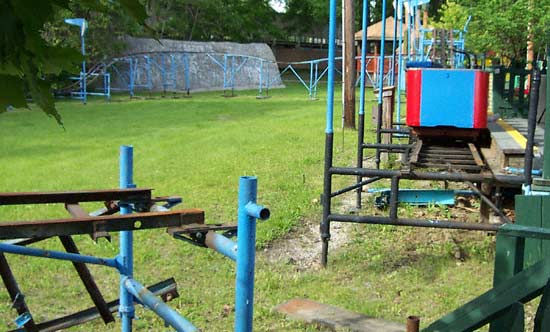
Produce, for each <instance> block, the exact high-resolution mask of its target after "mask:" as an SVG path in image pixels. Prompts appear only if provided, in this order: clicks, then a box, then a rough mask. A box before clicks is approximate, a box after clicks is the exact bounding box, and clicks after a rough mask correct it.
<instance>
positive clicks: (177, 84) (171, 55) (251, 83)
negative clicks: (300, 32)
mask: <svg viewBox="0 0 550 332" xmlns="http://www.w3.org/2000/svg"><path fill="white" fill-rule="evenodd" d="M126 43H127V49H126V51H125V54H127V55H129V56H130V55H131V56H132V57H133V59H134V61H137V63H138V65H137V67H136V68H137V70H136V71H135V75H134V83H135V84H136V90H137V91H139V90H149V87H145V85H148V83H149V86H151V87H152V90H153V91H185V90H186V85H185V74H184V73H185V65H184V60H183V57H184V54H185V56H186V57H187V61H188V68H189V73H188V76H189V88H190V90H191V91H214V90H222V89H223V88H224V69H223V68H222V66H220V64H221V65H224V63H227V68H228V69H227V70H226V71H225V77H226V86H227V87H228V88H229V87H230V86H231V83H232V80H231V78H232V77H233V78H234V87H235V89H241V90H242V89H258V87H259V83H260V66H262V68H263V69H262V78H261V79H262V81H263V86H264V88H265V86H266V82H267V81H268V79H269V82H270V86H269V87H270V88H277V87H283V84H282V82H281V80H280V77H279V70H278V67H277V64H276V63H275V56H274V55H273V52H272V51H271V49H270V48H269V46H268V45H267V44H260V43H253V44H239V43H232V42H194V41H179V40H167V39H161V40H160V42H159V41H156V40H154V39H147V38H127V40H126ZM224 54H225V55H227V54H234V55H242V56H247V57H241V56H235V57H229V56H227V62H225V61H224ZM146 57H147V58H148V59H149V60H147V59H146ZM260 59H263V60H265V61H263V62H262V61H261V60H260ZM147 61H149V64H147ZM216 62H218V63H216ZM232 63H233V68H234V70H233V72H234V74H232V71H231V69H230V68H231V64H232ZM114 65H115V66H116V68H117V69H118V73H117V71H115V70H110V72H111V75H112V78H111V86H112V87H113V88H114V90H116V89H126V90H127V89H128V81H129V78H128V77H121V76H125V75H127V73H128V72H129V63H128V61H127V59H126V60H123V61H118V62H116V63H115V64H114ZM147 67H150V70H149V69H147ZM148 72H150V73H151V76H150V77H149V76H148Z"/></svg>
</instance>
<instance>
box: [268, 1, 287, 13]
mask: <svg viewBox="0 0 550 332" xmlns="http://www.w3.org/2000/svg"><path fill="white" fill-rule="evenodd" d="M269 4H270V5H271V7H273V9H275V10H276V11H278V12H279V13H282V12H284V11H285V1H284V0H269Z"/></svg>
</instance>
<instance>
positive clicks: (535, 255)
mask: <svg viewBox="0 0 550 332" xmlns="http://www.w3.org/2000/svg"><path fill="white" fill-rule="evenodd" d="M516 224H517V225H521V226H531V227H543V225H542V196H523V195H518V196H516ZM542 258H543V256H542V242H541V240H537V239H526V240H525V260H524V263H525V267H528V266H531V265H533V264H534V263H536V262H538V261H540V260H541V259H542Z"/></svg>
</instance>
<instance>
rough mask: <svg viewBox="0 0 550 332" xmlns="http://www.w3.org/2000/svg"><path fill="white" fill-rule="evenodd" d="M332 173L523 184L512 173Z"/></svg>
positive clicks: (356, 170)
mask: <svg viewBox="0 0 550 332" xmlns="http://www.w3.org/2000/svg"><path fill="white" fill-rule="evenodd" d="M330 174H332V175H353V176H357V175H361V176H363V177H376V176H379V177H383V178H391V177H393V176H398V177H400V178H401V179H407V180H434V181H456V182H463V181H471V182H487V183H502V184H510V185H521V184H523V181H524V178H523V176H511V175H502V176H494V175H484V174H464V173H435V172H417V171H400V170H379V169H367V168H354V167H331V168H330Z"/></svg>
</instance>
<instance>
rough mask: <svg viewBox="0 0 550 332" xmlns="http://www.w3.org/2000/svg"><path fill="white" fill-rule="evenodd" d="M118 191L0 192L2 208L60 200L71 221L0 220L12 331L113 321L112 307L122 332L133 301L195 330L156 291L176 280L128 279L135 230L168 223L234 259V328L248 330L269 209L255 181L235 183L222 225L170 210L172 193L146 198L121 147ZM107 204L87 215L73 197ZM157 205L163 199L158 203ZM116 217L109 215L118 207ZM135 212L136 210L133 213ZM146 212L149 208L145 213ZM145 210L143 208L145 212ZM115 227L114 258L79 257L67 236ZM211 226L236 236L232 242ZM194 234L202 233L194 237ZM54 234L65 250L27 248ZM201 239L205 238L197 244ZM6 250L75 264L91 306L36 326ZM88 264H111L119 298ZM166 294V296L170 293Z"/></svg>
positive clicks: (186, 331) (194, 212) (104, 233)
mask: <svg viewBox="0 0 550 332" xmlns="http://www.w3.org/2000/svg"><path fill="white" fill-rule="evenodd" d="M119 177H120V188H121V189H120V190H118V191H117V190H111V191H107V190H103V191H78V192H57V193H52V192H50V193H0V205H14V204H45V203H65V207H66V209H67V211H68V212H70V213H71V215H72V216H73V217H74V218H73V219H59V220H46V221H37V222H14V223H2V224H0V240H9V241H5V242H0V276H1V277H2V280H3V281H4V284H5V286H6V288H7V290H8V293H9V294H10V297H11V300H12V301H13V307H14V308H15V309H16V310H17V312H18V314H19V316H18V317H17V318H16V319H15V322H16V323H17V325H18V329H16V331H57V330H59V329H63V328H68V327H71V326H75V325H79V324H82V323H84V322H87V321H89V320H91V319H94V318H97V317H99V316H101V318H103V321H104V322H105V323H109V322H112V321H114V317H113V315H112V313H113V312H114V311H116V310H117V307H118V312H119V314H120V317H121V322H122V332H131V331H132V321H133V319H134V317H135V309H134V305H135V303H139V304H141V305H143V306H144V307H146V308H148V309H150V310H152V311H154V312H155V313H156V314H157V315H158V316H160V317H161V318H162V319H163V320H164V321H165V323H166V324H167V325H169V326H171V327H172V328H174V329H176V331H179V332H194V331H198V329H197V328H196V327H195V326H194V325H193V324H192V323H191V322H189V321H188V320H186V319H185V318H184V317H182V316H181V315H180V314H179V313H178V312H176V311H175V310H174V309H172V308H170V307H169V306H168V305H166V304H165V303H164V302H163V301H162V300H161V299H160V298H159V297H157V295H165V297H166V298H167V299H168V298H173V297H175V296H177V291H176V289H175V283H174V282H173V281H171V280H167V281H165V282H162V283H160V284H158V285H155V286H152V287H150V288H146V287H144V286H142V285H141V284H140V283H139V282H138V281H136V280H135V279H134V275H133V274H134V273H133V264H134V257H133V254H134V252H133V248H134V244H133V232H134V231H137V230H141V229H152V228H162V227H167V229H168V232H169V233H170V234H171V235H172V236H174V237H175V238H176V239H181V240H186V241H188V242H191V243H193V244H196V245H199V246H203V247H208V248H211V249H213V250H215V251H218V252H220V253H221V254H223V255H225V256H227V257H228V258H230V259H231V260H233V261H236V265H237V269H236V270H237V271H236V286H235V287H236V293H235V294H236V295H235V308H236V309H235V310H236V313H235V331H237V332H251V331H252V321H253V304H254V268H255V243H256V221H257V219H261V220H267V219H268V218H269V217H270V212H269V210H268V209H267V208H265V207H263V206H261V205H258V204H256V196H257V179H256V178H255V177H249V176H244V177H241V178H240V180H239V197H238V224H237V226H236V227H235V226H220V225H206V224H204V211H202V210H198V209H186V210H179V211H170V210H168V209H169V208H170V207H171V206H173V205H176V204H178V203H180V202H181V199H180V198H177V197H163V198H151V190H150V189H138V188H136V185H135V184H134V183H133V148H132V147H131V146H122V147H121V150H120V172H119ZM92 201H108V202H110V203H109V204H106V206H109V207H108V208H107V209H103V210H101V211H99V212H98V213H93V214H88V213H86V212H85V211H84V210H83V209H82V207H80V206H79V205H78V203H75V202H92ZM159 202H166V204H164V205H158V204H157V203H159ZM117 211H118V212H120V215H118V216H117V215H113V214H114V213H116V212H117ZM134 211H138V213H133V212H134ZM145 211H147V212H145ZM144 212H145V213H144ZM113 231H120V251H119V254H118V255H117V256H116V257H114V258H102V257H94V256H87V255H82V254H80V253H79V252H78V249H77V247H76V244H75V243H74V241H73V240H72V237H71V236H72V235H77V234H90V235H91V236H92V237H93V238H97V237H108V236H109V235H108V232H113ZM215 231H225V232H230V233H231V234H234V233H235V231H236V234H237V241H238V242H234V241H233V240H231V239H230V238H228V237H226V236H225V235H222V234H218V233H216V232H215ZM199 235H200V236H199ZM50 237H59V238H60V239H61V240H62V242H63V245H64V246H65V249H66V250H67V252H61V251H52V250H43V249H37V248H29V247H26V245H28V244H31V243H35V242H39V241H41V240H44V239H46V238H50ZM200 239H203V240H202V241H201V240H200ZM5 253H7V254H17V255H25V256H34V257H42V258H48V259H56V260H63V261H70V262H72V263H73V264H74V266H75V268H76V269H77V271H78V273H79V276H80V277H81V279H82V281H83V282H84V284H85V286H86V289H87V291H88V292H89V294H90V296H91V297H92V299H93V301H94V304H95V306H96V307H95V308H91V309H88V310H84V311H81V312H78V313H75V314H72V315H69V316H65V317H62V318H58V319H55V320H52V321H49V322H45V323H37V322H35V321H34V318H33V316H32V314H31V312H30V310H29V308H28V306H27V305H26V303H25V297H24V295H23V293H22V291H21V290H20V289H19V286H18V285H17V282H16V280H15V277H14V276H13V273H12V272H11V269H10V267H9V265H8V261H7V260H6V258H5V255H4V254H5ZM86 264H93V265H103V266H107V267H111V268H114V269H116V270H117V271H118V272H119V274H120V300H119V301H115V302H109V303H106V302H105V300H104V299H103V296H102V295H101V293H100V291H99V289H97V286H96V284H95V282H94V280H93V278H92V276H91V274H90V271H89V270H88V269H87V267H86ZM168 294H169V296H168Z"/></svg>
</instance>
